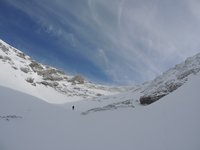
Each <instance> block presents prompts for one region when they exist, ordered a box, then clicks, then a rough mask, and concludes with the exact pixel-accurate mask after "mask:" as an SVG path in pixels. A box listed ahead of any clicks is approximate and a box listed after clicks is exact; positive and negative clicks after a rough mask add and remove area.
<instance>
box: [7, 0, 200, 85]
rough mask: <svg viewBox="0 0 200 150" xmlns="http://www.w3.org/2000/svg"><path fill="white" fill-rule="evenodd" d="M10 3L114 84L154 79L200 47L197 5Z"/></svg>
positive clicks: (191, 0) (155, 0)
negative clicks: (101, 71)
mask: <svg viewBox="0 0 200 150" xmlns="http://www.w3.org/2000/svg"><path fill="white" fill-rule="evenodd" d="M7 1H8V2H9V3H10V4H11V5H13V6H15V7H16V8H18V9H20V10H21V11H23V12H25V13H26V14H28V15H29V16H30V17H32V18H33V19H34V20H35V21H37V22H38V24H40V25H41V27H42V28H43V29H44V30H46V32H48V33H49V34H52V35H53V36H57V37H58V38H59V39H60V40H62V41H63V40H64V41H66V43H67V44H71V45H72V46H73V47H76V48H75V49H74V51H77V52H78V53H80V54H81V55H82V57H84V58H85V59H88V60H89V61H90V62H91V63H93V64H95V65H96V66H99V69H101V70H103V71H104V72H105V74H107V76H108V77H109V78H110V79H112V80H113V81H114V82H115V83H130V84H131V83H134V82H141V81H144V80H148V79H152V78H153V77H155V76H156V75H158V74H160V73H161V72H162V71H164V70H166V69H167V68H169V67H171V66H173V65H174V64H176V63H178V62H180V61H182V60H183V59H185V58H186V57H188V56H190V55H193V54H195V53H197V52H198V51H199V48H200V43H199V40H198V39H199V35H200V29H199V26H200V17H199V16H200V15H199V14H200V11H199V10H200V3H199V1H198V0H167V1H159V0H115V1H113V0H85V1H82V0H76V1H73V0H67V1H66V0H59V1H54V0H32V1H26V0H21V1H12V0H7ZM63 43H65V42H63Z"/></svg>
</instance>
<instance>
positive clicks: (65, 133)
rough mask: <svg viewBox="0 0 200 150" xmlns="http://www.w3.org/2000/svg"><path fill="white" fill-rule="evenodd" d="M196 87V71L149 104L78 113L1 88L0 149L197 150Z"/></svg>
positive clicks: (199, 105) (199, 76) (198, 78)
mask: <svg viewBox="0 0 200 150" xmlns="http://www.w3.org/2000/svg"><path fill="white" fill-rule="evenodd" d="M199 89H200V74H197V75H193V76H190V77H189V78H188V82H186V83H185V84H184V85H183V86H181V87H180V88H178V89H177V90H176V91H174V92H172V93H170V94H169V95H167V96H165V97H163V98H161V99H160V100H159V101H157V102H155V103H153V104H151V105H148V106H144V107H134V108H133V107H128V108H125V109H118V110H117V111H101V112H99V113H90V114H89V115H82V114H81V113H82V110H79V109H78V108H77V107H76V108H75V111H73V110H71V109H66V108H65V109H64V108H62V107H58V106H56V105H53V104H49V103H46V102H44V101H41V100H40V99H38V98H35V97H32V96H29V95H26V94H23V93H20V92H17V91H13V90H11V89H8V88H5V87H0V95H1V98H0V116H1V117H0V149H1V150H36V149H37V150H55V149H56V150H66V149H71V150H83V149H84V150H102V149H103V150H122V149H123V150H133V149H137V150H199V149H200V142H199V139H200V118H199V113H200V101H199V97H200V92H198V91H199ZM115 99H118V98H117V97H116V98H115ZM119 99H120V97H119ZM119 101H120V100H119ZM88 103H92V101H90V102H88ZM70 105H71V104H70ZM80 106H81V104H80Z"/></svg>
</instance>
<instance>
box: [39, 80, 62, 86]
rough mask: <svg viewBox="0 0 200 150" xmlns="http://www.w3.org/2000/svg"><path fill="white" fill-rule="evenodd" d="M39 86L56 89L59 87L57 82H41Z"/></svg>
mask: <svg viewBox="0 0 200 150" xmlns="http://www.w3.org/2000/svg"><path fill="white" fill-rule="evenodd" d="M40 83H41V84H43V85H45V86H50V87H56V86H58V85H59V83H58V82H47V81H42V82H40Z"/></svg>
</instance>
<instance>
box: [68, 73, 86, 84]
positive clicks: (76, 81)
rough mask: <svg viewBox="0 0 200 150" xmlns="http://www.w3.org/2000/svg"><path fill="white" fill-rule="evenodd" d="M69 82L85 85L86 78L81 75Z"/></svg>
mask: <svg viewBox="0 0 200 150" xmlns="http://www.w3.org/2000/svg"><path fill="white" fill-rule="evenodd" d="M69 82H72V83H74V84H84V78H83V77H82V76H80V75H77V76H75V77H73V78H72V79H71V80H69Z"/></svg>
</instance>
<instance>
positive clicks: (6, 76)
mask: <svg viewBox="0 0 200 150" xmlns="http://www.w3.org/2000/svg"><path fill="white" fill-rule="evenodd" d="M0 68H1V69H0V85H2V86H5V87H9V88H12V89H15V90H18V91H21V92H24V93H27V94H30V95H33V96H35V97H38V98H40V99H43V100H45V101H47V102H49V103H57V104H58V103H65V102H71V101H78V100H82V99H86V98H95V97H99V96H102V95H112V94H116V93H120V92H123V91H126V90H127V89H129V88H126V87H112V86H103V85H98V84H94V83H91V82H89V81H87V80H85V79H84V78H83V77H81V76H79V75H77V76H70V75H66V74H65V73H64V72H63V71H61V70H59V69H56V68H54V67H50V66H47V65H43V64H40V63H38V62H36V61H35V60H33V59H32V58H30V57H29V56H27V55H26V54H24V53H23V52H21V51H20V50H18V49H15V48H14V47H12V46H10V45H9V44H7V43H5V42H4V41H2V40H0Z"/></svg>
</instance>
